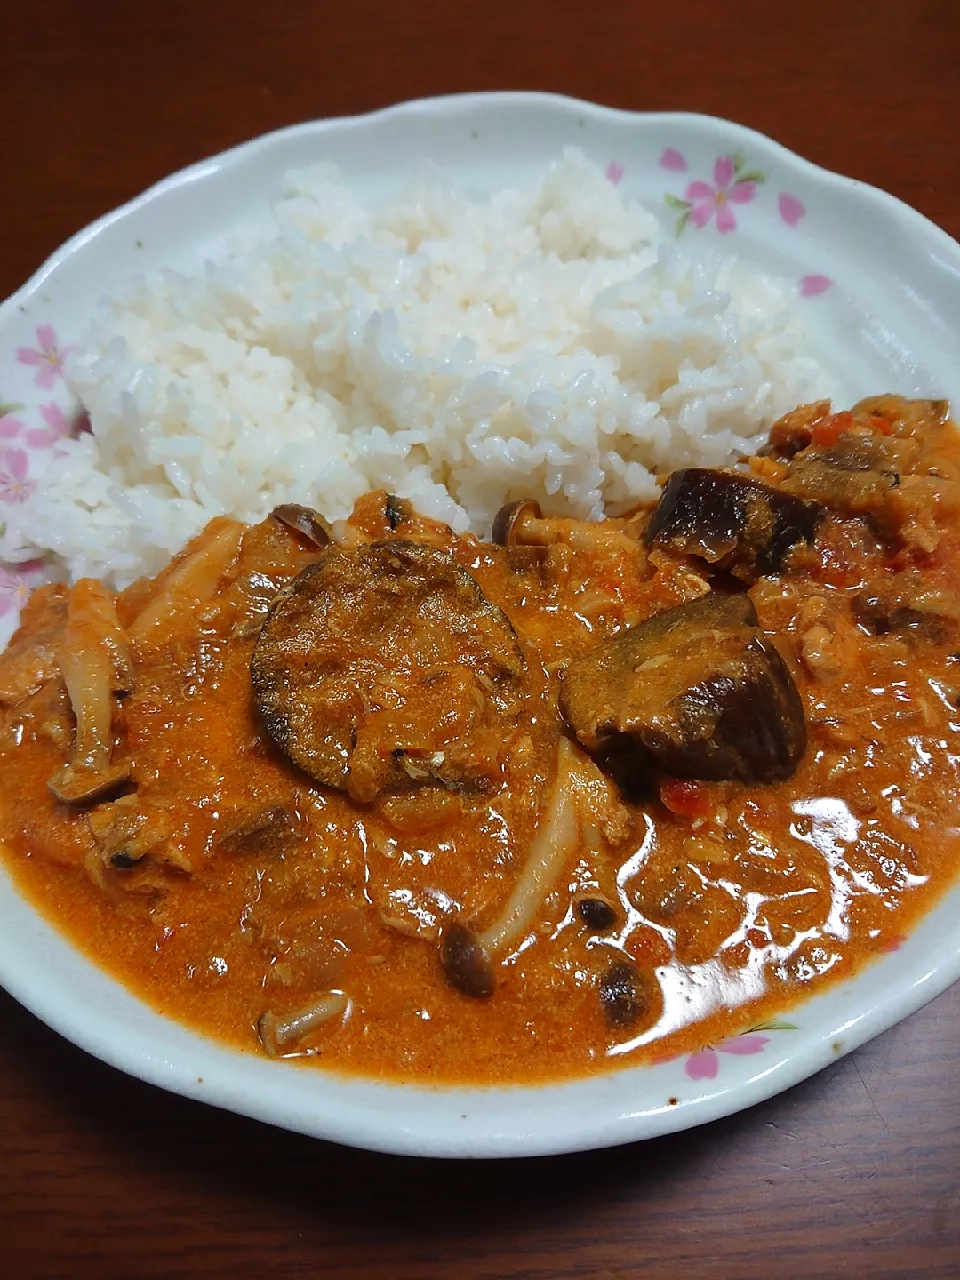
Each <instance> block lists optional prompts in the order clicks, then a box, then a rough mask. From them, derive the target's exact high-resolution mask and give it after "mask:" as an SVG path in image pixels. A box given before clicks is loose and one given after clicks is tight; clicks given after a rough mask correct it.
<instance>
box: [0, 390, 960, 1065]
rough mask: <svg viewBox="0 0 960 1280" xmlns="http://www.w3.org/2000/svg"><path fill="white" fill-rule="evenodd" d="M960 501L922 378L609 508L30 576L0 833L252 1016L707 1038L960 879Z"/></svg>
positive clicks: (87, 921)
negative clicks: (586, 518) (457, 530)
mask: <svg viewBox="0 0 960 1280" xmlns="http://www.w3.org/2000/svg"><path fill="white" fill-rule="evenodd" d="M958 507H960V437H958V435H957V432H956V429H955V427H954V426H953V424H952V423H951V422H950V421H949V419H948V418H947V416H946V406H944V405H942V404H941V403H939V402H930V401H904V400H898V399H895V398H893V397H882V398H877V399H874V400H871V401H865V402H862V404H861V405H858V406H856V407H855V409H854V410H853V411H852V412H848V413H835V412H833V411H832V409H831V408H830V406H829V405H826V404H818V405H813V406H804V407H802V408H801V409H798V410H797V411H795V412H794V413H793V414H790V415H787V417H786V418H785V419H783V420H781V422H779V423H777V424H776V426H775V427H774V428H773V430H772V432H771V437H770V445H769V447H768V448H767V449H766V450H765V451H764V453H763V455H762V456H758V457H755V458H752V459H750V460H749V461H748V464H747V466H746V467H745V468H743V469H741V470H723V469H721V470H717V471H709V470H707V469H687V470H686V471H684V472H677V473H675V474H674V476H673V477H671V478H669V480H666V483H665V488H664V493H663V497H662V498H661V500H660V503H659V504H651V505H649V506H645V507H642V508H639V509H637V510H635V511H633V512H630V513H628V514H626V515H624V516H622V517H619V518H615V519H614V518H611V519H607V520H605V521H603V522H601V523H599V524H592V523H586V522H580V521H574V520H569V519H561V518H555V517H550V516H544V515H543V513H542V512H541V511H540V509H539V507H538V506H537V504H536V503H534V502H532V501H519V502H514V503H512V504H510V506H509V507H506V508H504V511H503V512H501V516H500V517H498V521H497V524H496V526H495V528H494V540H493V541H490V542H487V541H484V540H480V539H477V538H475V537H473V536H470V535H466V536H462V537H456V536H454V535H453V534H452V533H451V531H450V530H449V529H447V528H446V527H445V526H442V525H439V524H436V523H435V522H433V521H430V520H428V519H425V518H423V517H421V516H419V515H418V514H417V512H416V511H414V510H413V509H412V508H411V507H410V505H409V504H407V503H405V502H402V501H400V500H398V499H396V498H394V497H392V496H391V495H388V494H384V493H372V494H368V495H367V496H366V497H365V498H363V499H361V500H360V501H359V502H358V504H357V507H356V509H355V511H354V513H353V515H352V517H351V518H350V520H349V521H347V522H344V523H343V524H342V525H339V526H335V527H333V528H330V527H329V526H328V525H327V524H326V522H325V521H323V519H322V517H321V516H320V515H318V513H315V512H309V511H306V510H305V509H303V508H295V507H287V508H281V509H278V511H277V512H275V513H274V514H273V515H271V516H270V517H268V518H267V519H266V520H265V521H263V522H261V523H260V524H257V525H252V526H244V525H242V524H240V523H238V522H236V521H232V520H228V519H225V518H224V519H217V520H214V521H213V522H211V524H210V525H209V526H208V527H207V529H206V530H205V531H204V532H203V533H202V534H201V535H200V536H199V537H198V538H197V539H195V540H194V541H193V542H192V543H191V544H189V545H188V546H187V547H186V548H185V549H184V551H183V552H182V553H181V554H180V555H179V556H178V557H176V558H175V560H174V561H173V562H172V563H171V565H170V566H169V567H168V568H167V569H165V570H164V571H163V572H162V573H161V574H160V575H158V577H157V578H155V579H151V580H142V581H140V582H137V583H134V584H133V586H131V587H129V588H128V589H127V590H126V591H124V592H122V593H120V594H116V593H113V592H110V591H108V590H107V589H106V588H104V587H103V586H102V585H101V584H99V583H93V582H90V581H88V580H83V581H81V582H79V583H77V584H76V585H74V586H73V587H67V586H64V585H52V586H47V587H44V588H41V589H39V590H38V591H37V592H36V593H35V594H34V595H33V596H32V597H31V599H30V600H29V601H28V603H27V606H26V608H25V610H24V614H23V616H22V619H21V625H20V629H19V631H18V632H17V635H16V636H15V637H14V640H13V641H12V642H11V645H10V647H9V648H8V650H7V652H6V654H5V655H3V657H2V658H0V767H2V770H3V777H4V788H3V794H2V796H0V836H2V839H3V840H4V841H5V843H6V849H5V853H4V857H5V862H6V866H7V867H8V869H9V871H10V872H11V874H12V875H13V876H14V877H15V879H16V882H17V884H18V885H19V886H20V888H21V890H22V891H23V892H24V894H25V895H27V896H28V897H29V899H30V900H31V901H32V902H34V903H35V904H36V906H37V907H38V909H39V910H40V911H42V912H43V914H44V915H45V916H47V917H48V918H49V919H51V920H52V921H53V922H54V923H55V924H56V925H57V927H59V928H60V929H62V930H63V931H64V932H65V933H66V934H67V935H68V936H69V937H70V938H71V939H72V940H73V941H74V942H75V943H76V944H77V945H78V946H79V947H80V948H81V949H82V950H83V951H84V952H85V953H86V954H87V955H89V956H91V957H92V958H93V959H94V960H95V961H96V962H97V963H99V964H101V965H102V966H103V967H104V968H105V969H107V970H108V971H109V972H110V973H112V974H113V975H115V976H116V977H117V978H118V979H119V980H120V981H121V982H123V983H124V984H125V985H126V986H127V987H128V988H129V989H131V990H132V991H134V992H135V993H136V994H137V995H139V996H141V997H142V998H143V999H144V1000H146V1001H147V1002H148V1003H150V1004H151V1005H152V1006H154V1007H155V1008H157V1009H159V1010H161V1011H162V1012H164V1013H166V1014H168V1015H169V1016H171V1017H173V1018H176V1019H178V1020H180V1021H183V1022H185V1023H187V1024H189V1025H191V1026H193V1027H196V1028H197V1029H199V1030H201V1031H204V1032H207V1033H209V1034H211V1035H214V1036H216V1037H218V1038H220V1039H222V1040H225V1041H227V1042H229V1043H231V1044H233V1045H235V1046H237V1047H240V1048H244V1049H248V1050H249V1051H251V1052H260V1053H270V1054H272V1055H277V1056H284V1057H292V1058H295V1059H297V1060H302V1061H304V1062H311V1063H319V1064H320V1065H322V1066H324V1067H327V1068H331V1069H336V1070H339V1071H344V1072H348V1073H353V1074H363V1075H368V1076H379V1077H391V1078H404V1079H410V1080H418V1081H422V1082H428V1081H436V1082H505V1081H517V1082H519V1081H529V1080H540V1079H548V1078H562V1077H569V1076H576V1075H582V1074H585V1073H588V1072H591V1071H595V1070H599V1069H604V1068H609V1067H611V1066H614V1065H619V1064H623V1063H627V1062H631V1063H632V1062H639V1061H645V1060H651V1059H657V1060H659V1059H664V1058H669V1057H672V1056H674V1055H676V1054H679V1053H681V1052H685V1051H690V1050H694V1049H697V1048H699V1047H700V1046H702V1045H704V1044H708V1043H711V1042H715V1041H717V1040H719V1039H722V1038H724V1037H726V1036H729V1035H732V1034H735V1033H736V1032H738V1031H741V1030H743V1029H745V1028H747V1027H749V1026H752V1025H756V1024H758V1023H759V1022H762V1021H763V1020H765V1019H767V1018H769V1017H771V1016H773V1015H775V1014H779V1013H782V1012H783V1011H784V1010H785V1009H787V1008H789V1007H790V1006H791V1005H793V1004H795V1003H797V1002H798V1001H799V1000H801V999H803V998H805V997H806V996H807V995H808V994H810V993H812V992H814V991H816V990H818V989H821V988H822V987H823V986H824V984H826V983H828V982H832V981H835V980H836V979H837V978H839V977H844V976H849V975H850V974H851V973H853V972H854V971H856V970H857V969H858V968H859V967H860V966H862V965H863V964H864V963H865V962H867V961H868V960H869V959H870V958H871V957H873V956H876V955H877V954H878V953H880V952H883V951H885V950H889V949H890V948H891V947H893V946H896V945H897V943H898V941H899V940H900V938H902V936H903V935H904V934H906V933H907V932H909V930H910V928H911V927H912V926H913V924H914V923H915V921H916V920H917V918H918V917H919V916H920V915H921V914H922V913H923V912H925V911H926V910H927V909H929V907H930V906H931V904H932V903H933V902H934V900H935V899H936V898H937V897H938V896H939V895H940V894H941V893H943V891H944V890H945V889H946V888H947V887H949V885H950V884H951V883H952V882H953V880H954V879H955V876H956V874H957V870H958V866H960V824H958V814H960V794H958V793H960V781H958V771H957V763H958V752H960V711H958V705H957V704H958V696H960V636H958V630H957V628H958V623H960V590H958V585H957V584H958V582H960V528H958V526H957V512H958Z"/></svg>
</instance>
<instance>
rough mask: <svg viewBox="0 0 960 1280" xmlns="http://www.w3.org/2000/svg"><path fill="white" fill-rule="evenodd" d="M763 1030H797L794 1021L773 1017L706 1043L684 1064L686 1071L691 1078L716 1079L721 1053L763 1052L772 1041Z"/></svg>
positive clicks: (741, 1054) (739, 1054)
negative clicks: (724, 1038)
mask: <svg viewBox="0 0 960 1280" xmlns="http://www.w3.org/2000/svg"><path fill="white" fill-rule="evenodd" d="M761 1031H796V1026H795V1025H794V1024H793V1023H792V1022H784V1021H783V1020H782V1019H780V1018H771V1019H770V1020H769V1021H767V1022H761V1023H759V1024H758V1025H757V1026H755V1027H750V1028H748V1029H747V1030H746V1031H741V1032H740V1034H739V1035H736V1036H730V1037H728V1038H727V1039H726V1040H720V1041H719V1042H718V1043H717V1044H705V1045H704V1046H703V1048H702V1049H698V1050H697V1051H696V1053H691V1054H690V1055H689V1056H688V1057H687V1060H686V1062H685V1063H684V1064H683V1069H684V1072H685V1073H686V1074H687V1075H688V1076H689V1077H690V1079H691V1080H714V1079H716V1077H717V1073H718V1072H719V1070H720V1059H719V1057H718V1056H717V1055H718V1054H720V1053H730V1054H733V1055H735V1056H737V1057H740V1056H746V1055H748V1054H753V1053H762V1052H763V1050H764V1048H765V1047H766V1046H767V1045H768V1044H769V1043H770V1037H769V1036H764V1035H760V1034H759V1033H760V1032H761Z"/></svg>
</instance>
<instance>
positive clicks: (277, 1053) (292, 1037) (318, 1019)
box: [257, 991, 349, 1058]
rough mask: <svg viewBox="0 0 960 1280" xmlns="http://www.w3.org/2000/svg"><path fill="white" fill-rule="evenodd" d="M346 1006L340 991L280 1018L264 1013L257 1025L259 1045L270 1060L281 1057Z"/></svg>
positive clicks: (347, 1002) (346, 1001)
mask: <svg viewBox="0 0 960 1280" xmlns="http://www.w3.org/2000/svg"><path fill="white" fill-rule="evenodd" d="M348 1004H349V1000H348V999H347V996H346V995H345V994H344V993H343V992H342V991H330V992H328V994H327V995H325V996H321V997H320V999H319V1000H314V1001H313V1003H312V1004H308V1005H307V1006H306V1007H305V1008H303V1009H297V1010H296V1011H295V1012H294V1013H290V1014H287V1016H286V1017H284V1018H281V1017H278V1015H277V1014H275V1013H273V1012H271V1011H270V1010H268V1011H267V1012H266V1013H265V1014H263V1015H262V1016H261V1018H260V1021H259V1022H258V1023H257V1034H258V1035H259V1037H260V1043H261V1044H262V1045H263V1047H264V1048H265V1049H266V1051H267V1053H268V1054H269V1055H270V1057H271V1058H278V1057H282V1056H283V1054H284V1053H286V1052H287V1051H288V1050H289V1049H291V1048H292V1047H294V1046H295V1045H297V1044H298V1043H299V1042H300V1041H301V1040H302V1039H303V1037H304V1036H305V1035H307V1034H308V1033H309V1032H311V1031H315V1030H316V1029H317V1027H321V1026H323V1024H324V1023H325V1022H329V1021H330V1020H331V1018H336V1017H338V1016H339V1015H340V1014H341V1013H343V1011H344V1010H345V1009H346V1007H347V1005H348Z"/></svg>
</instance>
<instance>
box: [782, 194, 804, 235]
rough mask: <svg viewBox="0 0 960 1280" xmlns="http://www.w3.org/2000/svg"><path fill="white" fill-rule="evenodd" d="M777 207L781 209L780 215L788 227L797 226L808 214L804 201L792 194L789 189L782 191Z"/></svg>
mask: <svg viewBox="0 0 960 1280" xmlns="http://www.w3.org/2000/svg"><path fill="white" fill-rule="evenodd" d="M777 208H778V209H779V210H780V217H781V218H782V219H783V221H784V222H785V223H786V224H787V226H788V227H795V226H796V225H797V223H798V222H799V221H800V219H801V218H804V217H806V214H807V207H806V205H805V204H804V203H803V201H802V200H800V199H799V198H798V197H797V196H792V195H790V193H789V192H788V191H783V192H781V194H780V199H779V200H778V201H777Z"/></svg>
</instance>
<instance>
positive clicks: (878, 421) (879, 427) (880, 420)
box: [870, 413, 893, 436]
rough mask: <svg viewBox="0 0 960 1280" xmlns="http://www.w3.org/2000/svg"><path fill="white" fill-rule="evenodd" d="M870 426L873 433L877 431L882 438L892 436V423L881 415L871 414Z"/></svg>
mask: <svg viewBox="0 0 960 1280" xmlns="http://www.w3.org/2000/svg"><path fill="white" fill-rule="evenodd" d="M870 425H871V427H873V429H874V431H879V432H880V434H881V435H882V436H892V435H893V423H892V422H891V421H890V419H889V418H885V417H884V416H883V414H882V413H871V415H870Z"/></svg>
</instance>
